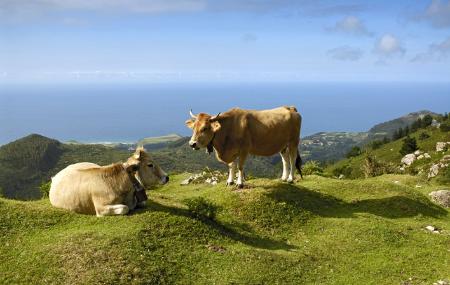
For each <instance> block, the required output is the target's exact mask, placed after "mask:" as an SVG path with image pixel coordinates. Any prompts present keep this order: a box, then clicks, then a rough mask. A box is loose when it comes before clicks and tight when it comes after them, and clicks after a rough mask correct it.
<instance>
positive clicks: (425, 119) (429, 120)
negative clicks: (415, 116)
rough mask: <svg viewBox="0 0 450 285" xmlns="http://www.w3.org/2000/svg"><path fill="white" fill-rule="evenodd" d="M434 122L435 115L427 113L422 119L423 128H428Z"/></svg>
mask: <svg viewBox="0 0 450 285" xmlns="http://www.w3.org/2000/svg"><path fill="white" fill-rule="evenodd" d="M432 122H433V117H431V115H425V117H423V119H422V128H426V127H428V126H429V125H431V123H432Z"/></svg>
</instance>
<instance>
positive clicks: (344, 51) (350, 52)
mask: <svg viewBox="0 0 450 285" xmlns="http://www.w3.org/2000/svg"><path fill="white" fill-rule="evenodd" d="M327 54H328V56H330V57H331V58H332V59H335V60H342V61H357V60H359V59H360V58H361V57H362V55H363V51H362V50H360V49H358V48H351V47H349V46H342V47H337V48H334V49H330V50H328V52H327Z"/></svg>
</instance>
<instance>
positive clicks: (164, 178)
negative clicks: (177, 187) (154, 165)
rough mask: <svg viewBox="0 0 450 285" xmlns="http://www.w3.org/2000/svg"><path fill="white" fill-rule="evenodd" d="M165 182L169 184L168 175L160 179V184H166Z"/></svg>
mask: <svg viewBox="0 0 450 285" xmlns="http://www.w3.org/2000/svg"><path fill="white" fill-rule="evenodd" d="M167 182H169V176H168V175H166V176H163V177H162V178H161V184H163V185H164V184H166V183H167Z"/></svg>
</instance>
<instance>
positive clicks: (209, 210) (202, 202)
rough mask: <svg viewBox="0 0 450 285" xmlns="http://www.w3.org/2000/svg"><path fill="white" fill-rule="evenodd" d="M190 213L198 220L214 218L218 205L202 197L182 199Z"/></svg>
mask: <svg viewBox="0 0 450 285" xmlns="http://www.w3.org/2000/svg"><path fill="white" fill-rule="evenodd" d="M184 202H185V203H186V206H187V207H188V210H189V212H191V214H192V215H193V216H194V217H196V218H198V219H200V220H214V219H215V217H216V212H217V209H218V207H217V206H216V205H214V204H213V203H212V202H210V201H208V200H206V199H205V198H203V197H196V198H192V199H187V200H185V201H184Z"/></svg>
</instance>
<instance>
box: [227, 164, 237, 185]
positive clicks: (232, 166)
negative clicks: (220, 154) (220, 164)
mask: <svg viewBox="0 0 450 285" xmlns="http://www.w3.org/2000/svg"><path fill="white" fill-rule="evenodd" d="M228 168H229V173H228V179H227V186H229V185H233V184H234V175H235V172H236V162H235V161H233V162H232V163H229V164H228Z"/></svg>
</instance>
